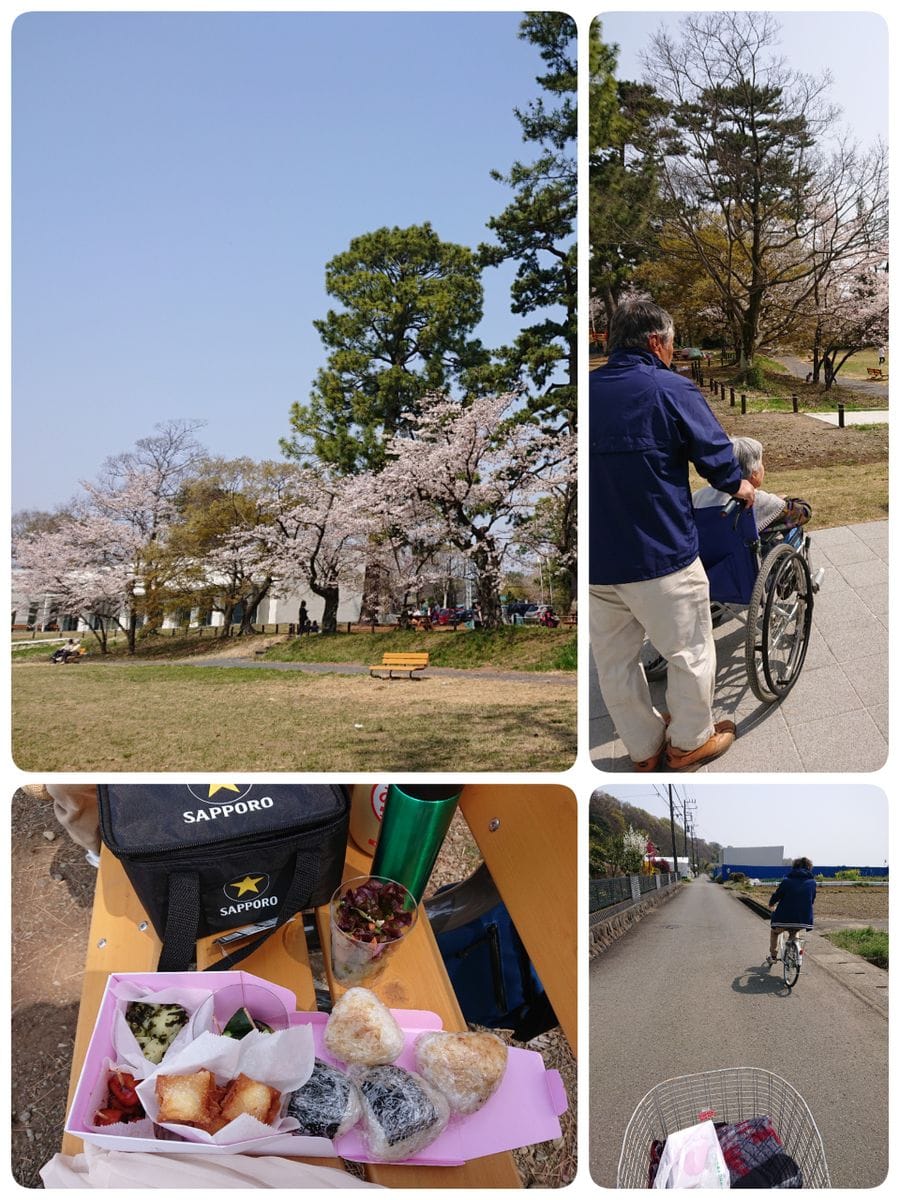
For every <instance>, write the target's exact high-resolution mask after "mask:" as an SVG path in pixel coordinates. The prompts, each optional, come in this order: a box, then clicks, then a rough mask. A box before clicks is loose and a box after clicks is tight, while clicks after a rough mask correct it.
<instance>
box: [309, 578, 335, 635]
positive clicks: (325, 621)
mask: <svg viewBox="0 0 900 1200" xmlns="http://www.w3.org/2000/svg"><path fill="white" fill-rule="evenodd" d="M312 590H313V591H314V592H315V594H316V595H317V596H321V598H322V599H323V600H324V601H325V611H324V612H323V613H322V632H323V633H337V611H338V601H339V599H340V590H339V589H338V588H337V587H336V586H335V585H334V584H330V585H326V586H325V587H314V588H313V589H312Z"/></svg>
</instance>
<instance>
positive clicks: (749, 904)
mask: <svg viewBox="0 0 900 1200" xmlns="http://www.w3.org/2000/svg"><path fill="white" fill-rule="evenodd" d="M729 890H730V889H729ZM731 895H732V896H734V897H735V899H737V900H739V901H740V902H741V904H743V905H744V906H745V907H746V908H749V909H752V910H753V911H754V912H755V913H756V914H757V915H758V916H762V917H766V918H767V919H768V918H769V917H770V916H771V913H770V912H769V910H768V909H767V908H766V907H765V905H762V904H760V903H759V901H757V900H754V899H752V898H751V897H750V896H742V895H741V894H740V893H739V892H734V891H732V892H731ZM816 936H817V937H819V938H821V936H822V935H821V934H816ZM828 945H829V946H831V943H830V942H829V943H828ZM833 949H835V950H837V947H833ZM804 950H805V953H806V954H808V955H809V957H810V958H811V959H812V960H813V962H814V963H815V964H816V966H817V967H819V968H821V970H823V971H824V972H825V974H826V975H830V976H831V978H832V979H836V980H837V981H838V983H840V984H842V985H843V986H844V987H845V988H846V989H847V991H848V992H852V993H853V995H854V996H856V998H857V1000H862V1002H863V1004H866V1005H868V1007H869V1008H871V1009H872V1011H873V1012H877V1013H878V1014H879V1015H880V1016H882V1017H884V1019H885V1020H887V1019H888V990H885V995H884V997H883V999H882V998H881V997H879V998H878V999H876V998H875V997H874V996H871V995H870V994H869V993H868V992H867V991H866V990H865V989H864V988H862V987H860V986H859V985H858V984H857V983H855V982H852V981H851V980H849V979H848V978H847V975H846V973H845V972H844V971H838V970H836V969H835V967H833V966H832V965H831V964H830V963H829V962H828V961H827V959H824V958H822V957H820V956H819V955H818V954H816V953H815V952H814V950H811V949H810V943H809V941H807V942H806V944H805V947H804ZM840 953H843V954H852V953H853V952H852V951H851V950H844V951H841V952H840ZM854 957H856V958H858V959H859V961H860V963H862V964H863V966H864V967H865V968H866V970H865V975H866V976H867V977H868V978H869V979H871V980H874V979H881V978H882V977H884V978H885V979H887V980H888V989H889V988H890V977H889V975H888V973H887V971H885V972H883V973H882V970H881V968H880V967H876V966H873V965H872V963H869V962H866V960H865V959H864V958H862V957H861V956H860V955H858V954H857V955H855V956H854ZM876 973H877V974H876Z"/></svg>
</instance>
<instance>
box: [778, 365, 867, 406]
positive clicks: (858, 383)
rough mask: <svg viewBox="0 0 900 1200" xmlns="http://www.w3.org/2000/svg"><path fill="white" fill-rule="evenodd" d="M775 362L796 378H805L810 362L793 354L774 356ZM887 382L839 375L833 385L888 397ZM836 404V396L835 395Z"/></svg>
mask: <svg viewBox="0 0 900 1200" xmlns="http://www.w3.org/2000/svg"><path fill="white" fill-rule="evenodd" d="M774 361H775V362H778V363H781V365H782V366H783V367H784V368H785V370H787V371H790V373H791V374H792V375H796V376H797V378H798V379H805V378H806V376H807V375H808V374H809V371H810V367H811V365H812V364H811V363H809V362H806V361H805V360H804V359H802V358H797V357H796V356H795V355H793V354H781V355H778V357H776V358H775V360H774ZM888 382H889V381H887V380H885V381H884V382H881V383H880V382H879V381H878V380H877V379H849V378H845V379H844V380H841V377H840V375H838V377H837V382H836V383H835V385H834V387H835V389H836V390H841V389H842V388H850V389H852V390H853V391H854V392H868V394H869V395H870V396H880V397H881V399H883V400H887V398H888ZM835 404H837V397H835ZM817 415H818V414H817V413H809V416H811V417H812V416H817Z"/></svg>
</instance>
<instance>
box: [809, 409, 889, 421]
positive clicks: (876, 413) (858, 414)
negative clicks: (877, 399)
mask: <svg viewBox="0 0 900 1200" xmlns="http://www.w3.org/2000/svg"><path fill="white" fill-rule="evenodd" d="M805 415H806V416H807V417H812V418H813V420H814V421H824V422H825V424H826V425H837V424H839V420H840V418H839V417H838V414H837V413H836V412H807V413H806V414H805ZM844 424H845V425H888V424H890V419H889V416H888V410H887V409H886V408H871V409H864V410H863V409H854V408H850V409H847V410H846V411H845V412H844Z"/></svg>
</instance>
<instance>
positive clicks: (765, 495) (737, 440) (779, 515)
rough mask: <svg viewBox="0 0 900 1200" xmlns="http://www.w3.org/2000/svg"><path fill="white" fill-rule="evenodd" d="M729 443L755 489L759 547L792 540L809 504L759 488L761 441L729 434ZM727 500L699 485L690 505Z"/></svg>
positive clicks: (809, 513) (716, 504)
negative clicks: (776, 541) (692, 503)
mask: <svg viewBox="0 0 900 1200" xmlns="http://www.w3.org/2000/svg"><path fill="white" fill-rule="evenodd" d="M731 444H732V446H733V447H734V457H735V458H736V459H737V461H738V464H739V466H740V468H741V475H742V476H743V478H744V479H748V480H749V481H750V483H752V484H753V486H754V487H755V488H756V501H755V503H754V505H753V515H754V516H755V518H756V528H757V531H758V533H759V538H760V542H761V543H762V545H763V549H764V550H765V549H767V548H768V546H769V545H770V544H771V543H772V542H773V541H775V540H787V541H792V540H794V538H793V534H792V531H793V530H797V529H799V528H800V527H801V526H803V525H805V524H806V523H807V521H808V520H809V519H810V517H811V516H812V507H811V506H810V504H809V503H808V502H807V501H806V500H801V499H800V498H799V497H798V496H776V495H775V494H774V493H773V492H764V491H763V490H762V484H763V480H764V479H765V477H766V468H765V466H764V465H763V446H762V442H758V441H757V440H756V438H751V437H733V438H732V439H731ZM730 499H731V496H729V495H728V494H727V493H726V492H720V491H719V490H718V489H717V488H714V487H703V488H700V489H699V490H698V491H696V492H694V495H693V501H694V508H724V506H725V505H726V504H727V503H728V501H729V500H730Z"/></svg>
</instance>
